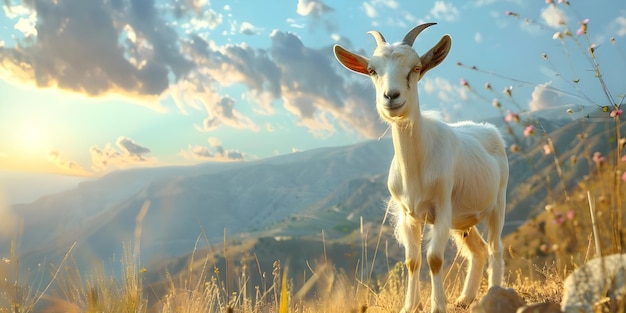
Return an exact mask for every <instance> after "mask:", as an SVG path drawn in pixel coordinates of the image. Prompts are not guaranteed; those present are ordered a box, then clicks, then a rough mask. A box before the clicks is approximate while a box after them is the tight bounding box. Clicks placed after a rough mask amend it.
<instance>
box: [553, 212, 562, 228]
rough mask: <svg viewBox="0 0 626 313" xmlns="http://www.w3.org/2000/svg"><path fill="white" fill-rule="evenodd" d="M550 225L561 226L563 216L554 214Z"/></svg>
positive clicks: (558, 213) (557, 213)
mask: <svg viewBox="0 0 626 313" xmlns="http://www.w3.org/2000/svg"><path fill="white" fill-rule="evenodd" d="M552 223H554V224H557V225H563V223H565V216H564V215H563V213H561V212H555V213H554V219H553V220H552Z"/></svg>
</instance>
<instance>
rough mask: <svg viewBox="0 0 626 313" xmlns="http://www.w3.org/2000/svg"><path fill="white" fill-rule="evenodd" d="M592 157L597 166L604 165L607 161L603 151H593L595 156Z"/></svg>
mask: <svg viewBox="0 0 626 313" xmlns="http://www.w3.org/2000/svg"><path fill="white" fill-rule="evenodd" d="M591 159H592V160H593V162H594V163H596V165H597V166H602V164H604V161H606V159H605V158H604V156H603V155H602V153H600V152H597V151H596V152H594V153H593V157H592V158H591Z"/></svg>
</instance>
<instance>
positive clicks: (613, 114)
mask: <svg viewBox="0 0 626 313" xmlns="http://www.w3.org/2000/svg"><path fill="white" fill-rule="evenodd" d="M620 115H622V109H614V110H613V111H611V117H619V116H620Z"/></svg>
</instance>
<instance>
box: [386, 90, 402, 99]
mask: <svg viewBox="0 0 626 313" xmlns="http://www.w3.org/2000/svg"><path fill="white" fill-rule="evenodd" d="M384 96H385V99H387V100H394V99H398V97H400V92H399V91H397V90H390V91H389V92H386V93H385V94H384Z"/></svg>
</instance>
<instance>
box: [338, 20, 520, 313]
mask: <svg viewBox="0 0 626 313" xmlns="http://www.w3.org/2000/svg"><path fill="white" fill-rule="evenodd" d="M434 24H435V23H428V24H423V25H419V26H417V27H415V28H413V29H412V30H411V31H410V32H408V33H407V35H406V36H405V37H404V39H403V40H402V42H399V43H394V44H389V43H387V42H386V41H385V39H384V37H383V36H382V35H381V34H380V33H379V32H377V31H371V32H369V34H371V35H372V36H374V38H375V39H376V43H377V47H376V49H375V50H374V54H373V56H372V57H371V59H368V58H366V57H363V56H360V55H357V54H354V53H351V52H349V51H347V50H346V49H344V48H342V47H341V46H339V45H335V47H334V52H335V56H336V58H337V60H338V61H339V62H340V63H341V64H343V66H345V67H346V68H348V69H350V70H352V71H354V72H357V73H360V74H364V75H368V76H369V77H370V78H371V79H372V82H373V83H374V86H375V88H376V109H377V111H378V113H379V115H380V117H381V118H382V119H383V120H385V121H386V122H387V123H389V124H390V127H391V130H392V137H393V147H394V152H395V155H394V158H393V160H392V162H391V168H390V169H389V180H388V187H389V192H390V193H391V199H390V201H389V208H390V209H391V210H393V211H392V212H393V213H394V214H395V215H396V216H397V221H396V236H397V238H398V240H399V241H400V243H402V244H403V245H404V247H405V254H406V255H405V256H406V266H407V268H408V273H409V278H408V288H407V293H406V298H405V302H404V308H403V310H402V312H415V311H417V310H418V309H421V303H420V290H419V271H418V270H419V268H420V266H421V261H422V256H421V255H422V254H421V240H422V224H424V223H426V224H432V227H431V231H430V235H431V236H430V237H431V239H430V242H429V244H428V248H427V252H426V258H427V261H428V266H429V268H430V275H431V283H432V293H431V306H430V308H431V312H445V311H446V298H445V294H444V289H443V279H442V275H443V274H442V270H441V269H442V264H443V253H444V249H445V247H446V244H447V242H448V239H449V236H450V233H452V234H453V237H454V238H455V241H456V242H457V245H458V247H459V249H461V251H462V253H463V255H464V256H466V257H467V258H469V271H468V274H467V277H466V279H465V284H464V287H463V291H462V292H461V295H460V296H459V298H458V299H457V304H458V305H464V306H467V305H469V304H470V303H471V302H472V301H473V300H474V298H475V297H476V292H477V290H478V287H479V285H480V281H481V279H482V274H483V267H484V265H485V262H486V261H487V251H488V254H489V287H491V286H494V285H500V284H501V282H502V276H503V267H504V262H503V260H502V240H501V239H500V236H501V233H502V227H503V224H504V214H505V204H506V186H507V182H508V178H509V166H508V160H507V156H506V151H505V144H504V141H503V140H502V136H501V135H500V133H499V132H498V130H497V129H496V128H495V127H494V126H493V125H491V124H477V123H473V122H460V123H454V124H446V123H444V122H442V121H440V119H438V118H437V117H435V116H434V115H433V114H424V113H421V112H420V108H419V102H418V97H417V82H418V81H419V80H420V79H421V78H422V76H423V75H424V74H425V73H426V72H427V71H428V70H430V69H432V68H434V67H435V66H437V65H439V64H440V63H441V62H442V61H443V60H444V59H445V57H446V56H447V55H448V51H449V50H450V46H451V43H452V40H451V39H450V36H448V35H445V36H443V38H442V39H441V40H440V41H439V43H437V45H435V46H434V47H433V48H432V49H430V50H429V51H428V52H427V53H426V54H424V55H423V56H422V57H420V56H418V54H417V53H416V52H415V51H414V50H413V48H412V47H411V46H412V45H413V42H414V41H415V38H416V37H417V35H418V34H419V33H420V32H421V31H422V30H424V29H425V28H427V27H429V26H431V25H434ZM482 220H486V221H487V227H488V231H489V233H488V238H487V240H488V242H489V244H488V245H487V243H486V242H485V241H484V240H483V238H482V237H481V235H480V234H479V233H478V231H477V229H476V226H475V225H476V224H478V223H479V222H480V221H482ZM450 230H452V231H450Z"/></svg>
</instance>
